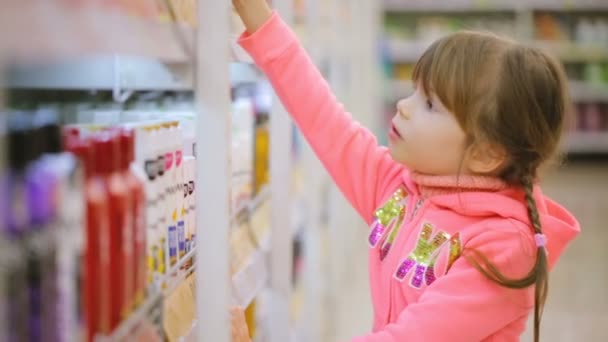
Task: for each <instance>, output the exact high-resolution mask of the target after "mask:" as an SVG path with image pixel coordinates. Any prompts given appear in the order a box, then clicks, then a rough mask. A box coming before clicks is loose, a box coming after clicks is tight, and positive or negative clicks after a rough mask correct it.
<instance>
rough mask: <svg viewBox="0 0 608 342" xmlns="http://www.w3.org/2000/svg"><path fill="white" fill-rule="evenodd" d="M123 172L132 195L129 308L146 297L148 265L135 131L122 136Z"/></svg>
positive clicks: (144, 199)
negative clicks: (134, 165)
mask: <svg viewBox="0 0 608 342" xmlns="http://www.w3.org/2000/svg"><path fill="white" fill-rule="evenodd" d="M120 156H121V165H120V166H121V172H122V175H123V179H124V180H125V183H126V184H127V189H128V192H129V193H130V194H131V201H132V202H131V210H132V216H133V222H132V223H133V225H132V227H131V234H130V235H131V238H132V239H131V243H132V251H133V263H132V265H133V266H132V267H133V272H132V273H131V274H132V275H133V279H132V280H133V281H132V283H131V286H132V288H131V289H130V291H129V293H130V294H132V297H130V298H128V299H131V301H130V303H127V304H128V305H129V308H133V307H134V306H137V305H139V304H140V303H141V302H142V301H143V299H144V295H145V290H146V279H147V264H146V209H145V208H146V207H145V206H146V193H145V192H144V186H143V184H142V182H141V181H140V180H139V178H138V177H137V176H135V174H133V172H132V171H131V163H133V161H134V159H135V137H134V133H133V130H130V129H124V130H123V131H122V133H121V135H120Z"/></svg>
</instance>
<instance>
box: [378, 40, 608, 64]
mask: <svg viewBox="0 0 608 342" xmlns="http://www.w3.org/2000/svg"><path fill="white" fill-rule="evenodd" d="M431 44H432V41H420V40H405V39H404V40H400V39H394V38H393V39H389V41H388V53H389V58H390V59H391V60H392V61H393V62H395V63H415V62H416V61H417V60H418V58H420V56H422V54H423V53H424V51H425V50H426V49H427V48H428V47H429V46H430V45H431ZM530 45H532V46H536V47H540V48H542V49H545V50H547V51H549V52H550V53H552V54H554V55H555V56H557V58H559V59H560V60H561V61H562V62H566V63H572V62H607V61H608V47H606V46H601V45H600V44H598V45H580V44H574V43H568V42H549V41H540V40H536V41H532V42H531V43H530Z"/></svg>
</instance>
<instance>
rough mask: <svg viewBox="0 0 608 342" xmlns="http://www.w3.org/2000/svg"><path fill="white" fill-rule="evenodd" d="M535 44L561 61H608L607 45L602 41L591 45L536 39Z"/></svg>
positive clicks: (533, 43)
mask: <svg viewBox="0 0 608 342" xmlns="http://www.w3.org/2000/svg"><path fill="white" fill-rule="evenodd" d="M532 45H533V46H537V47H540V48H543V49H546V50H547V51H549V52H551V53H553V54H555V55H556V56H557V57H558V58H559V59H560V60H561V61H562V62H566V63H573V62H580V63H583V62H608V46H606V44H605V43H604V44H603V46H602V44H601V43H598V44H593V45H584V44H576V43H572V42H552V41H542V40H536V41H533V42H532Z"/></svg>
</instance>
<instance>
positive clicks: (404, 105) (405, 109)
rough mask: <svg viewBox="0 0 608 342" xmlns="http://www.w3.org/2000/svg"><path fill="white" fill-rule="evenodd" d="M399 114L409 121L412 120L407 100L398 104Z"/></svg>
mask: <svg viewBox="0 0 608 342" xmlns="http://www.w3.org/2000/svg"><path fill="white" fill-rule="evenodd" d="M397 112H398V113H399V116H401V117H403V118H405V119H408V120H409V119H410V110H409V106H408V100H407V99H402V100H399V102H397Z"/></svg>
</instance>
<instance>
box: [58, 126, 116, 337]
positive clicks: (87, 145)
mask: <svg viewBox="0 0 608 342" xmlns="http://www.w3.org/2000/svg"><path fill="white" fill-rule="evenodd" d="M67 148H68V150H69V151H71V152H72V153H73V154H74V155H76V156H77V157H78V158H79V160H80V162H81V164H82V165H83V166H84V170H85V185H84V199H85V206H86V209H85V211H86V220H85V222H86V229H85V241H86V242H85V254H84V263H83V264H82V265H81V267H82V273H83V274H84V283H83V291H82V299H81V301H82V309H83V316H84V324H85V340H86V341H88V342H92V341H94V338H95V335H96V334H98V333H101V332H106V333H107V332H108V331H109V329H110V328H109V322H107V321H106V322H105V323H104V322H102V321H101V318H102V317H109V311H108V310H109V305H108V304H109V300H110V299H109V297H108V293H107V291H102V289H108V288H109V287H110V286H109V279H108V275H109V272H110V260H109V253H108V250H107V249H108V247H109V246H108V245H107V242H108V240H109V237H108V236H107V234H109V215H108V212H109V203H108V198H107V193H106V191H105V188H104V183H103V180H102V179H101V178H100V175H99V174H98V172H97V170H95V155H94V149H93V146H92V144H91V142H90V141H88V140H84V139H80V138H78V139H75V140H73V141H72V142H70V143H69V144H68V146H67ZM102 241H106V245H105V246H103V248H105V253H102V245H101V242H102ZM102 255H103V256H104V258H102ZM102 270H105V274H104V273H102ZM104 276H105V277H104ZM104 326H105V327H104Z"/></svg>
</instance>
